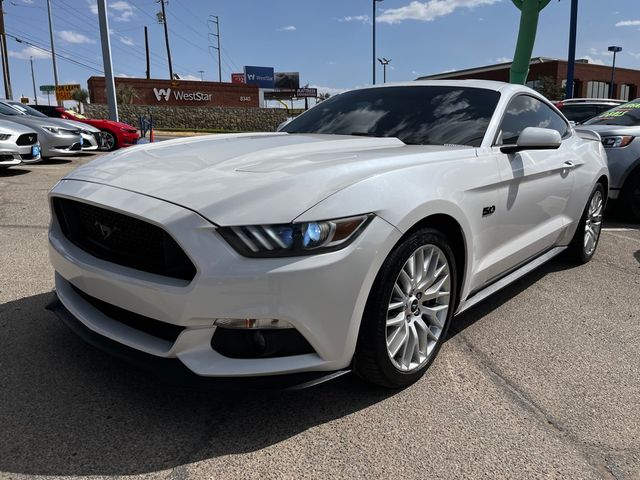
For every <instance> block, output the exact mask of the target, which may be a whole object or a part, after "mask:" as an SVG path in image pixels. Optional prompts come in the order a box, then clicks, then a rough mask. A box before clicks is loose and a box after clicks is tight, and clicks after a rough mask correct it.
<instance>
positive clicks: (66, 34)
mask: <svg viewBox="0 0 640 480" xmlns="http://www.w3.org/2000/svg"><path fill="white" fill-rule="evenodd" d="M56 35H58V38H60V40H62V41H64V42H67V43H76V44H82V43H96V41H95V40H94V39H92V38H89V37H87V36H86V35H83V34H81V33H78V32H73V31H71V30H60V31H58V32H56Z"/></svg>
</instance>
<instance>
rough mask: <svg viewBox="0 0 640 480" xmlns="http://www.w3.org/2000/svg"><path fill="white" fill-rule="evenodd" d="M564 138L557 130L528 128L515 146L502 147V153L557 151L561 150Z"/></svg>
mask: <svg viewBox="0 0 640 480" xmlns="http://www.w3.org/2000/svg"><path fill="white" fill-rule="evenodd" d="M561 144H562V138H561V137H560V134H559V133H558V132H557V131H556V130H552V129H550V128H539V127H527V128H525V129H524V130H523V131H522V133H521V134H520V136H519V137H518V141H517V142H516V144H515V145H504V146H502V147H500V151H501V152H502V153H517V152H521V151H522V150H556V149H558V148H560V145H561Z"/></svg>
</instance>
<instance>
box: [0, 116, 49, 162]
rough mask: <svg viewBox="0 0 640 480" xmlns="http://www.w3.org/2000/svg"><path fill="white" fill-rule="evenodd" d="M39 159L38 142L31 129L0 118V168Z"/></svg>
mask: <svg viewBox="0 0 640 480" xmlns="http://www.w3.org/2000/svg"><path fill="white" fill-rule="evenodd" d="M39 161H40V143H38V135H37V134H36V132H34V131H33V129H31V128H28V127H25V126H23V125H20V124H18V123H13V122H8V121H5V120H0V168H6V167H12V166H15V165H20V164H21V163H36V162H39Z"/></svg>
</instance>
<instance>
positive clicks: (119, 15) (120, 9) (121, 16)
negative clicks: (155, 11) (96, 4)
mask: <svg viewBox="0 0 640 480" xmlns="http://www.w3.org/2000/svg"><path fill="white" fill-rule="evenodd" d="M109 8H110V9H111V10H113V11H114V12H115V13H114V14H113V16H112V18H113V19H114V20H116V21H119V22H128V21H129V20H131V17H133V15H134V14H133V7H132V6H131V5H130V4H129V3H128V2H125V1H124V0H118V1H117V2H113V3H110V4H109Z"/></svg>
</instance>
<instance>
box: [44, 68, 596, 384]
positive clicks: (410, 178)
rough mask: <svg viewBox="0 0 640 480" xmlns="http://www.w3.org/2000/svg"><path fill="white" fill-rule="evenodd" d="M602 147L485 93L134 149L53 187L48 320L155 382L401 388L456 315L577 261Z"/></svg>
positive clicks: (592, 233) (486, 89) (521, 101)
mask: <svg viewBox="0 0 640 480" xmlns="http://www.w3.org/2000/svg"><path fill="white" fill-rule="evenodd" d="M608 184H609V181H608V170H607V161H606V154H605V150H604V148H603V146H602V144H601V143H600V137H599V136H598V135H597V134H595V133H593V132H589V131H585V132H580V133H578V132H576V130H575V129H574V128H573V127H572V126H571V125H570V124H569V122H568V121H567V120H566V119H565V118H564V117H563V116H562V114H561V113H560V112H559V111H558V110H557V109H556V108H555V107H554V106H553V105H552V104H551V103H549V101H548V100H546V99H545V98H544V97H543V96H541V95H540V94H538V93H537V92H535V91H533V90H531V89H529V88H527V87H524V86H522V85H510V84H506V83H501V82H490V81H480V80H463V81H449V80H444V81H416V82H408V83H403V84H387V85H385V86H379V87H373V88H364V89H360V90H354V91H350V92H345V93H341V94H339V95H335V96H333V97H331V98H329V99H328V100H325V101H323V102H322V103H320V104H319V105H318V106H316V107H314V108H312V109H310V110H308V111H307V112H305V113H303V114H302V115H300V116H299V117H297V118H295V119H294V120H292V121H291V122H290V123H289V124H287V125H285V126H284V127H282V130H281V132H279V133H274V132H272V133H264V134H255V133H248V134H233V135H219V136H208V137H196V138H192V139H180V140H173V141H167V142H161V143H157V144H151V145H140V146H138V147H133V148H130V149H127V150H124V151H120V152H115V153H112V154H109V155H103V156H102V157H101V158H99V159H97V160H94V161H93V162H90V163H87V164H85V165H83V166H82V167H80V168H78V169H77V170H75V171H74V172H71V173H69V174H68V175H67V176H66V177H65V178H63V179H62V180H61V181H60V182H58V183H57V184H56V186H55V187H54V188H53V190H52V191H51V192H50V197H49V198H50V204H51V210H52V222H51V226H50V231H49V242H50V243H49V252H50V258H51V262H52V264H53V267H54V269H55V272H56V273H55V284H56V295H57V297H58V299H59V301H58V302H54V303H53V304H52V305H51V306H50V308H51V309H52V310H54V311H55V312H56V313H57V314H58V315H59V316H60V317H61V318H62V319H63V321H64V322H65V323H66V324H67V325H69V326H70V327H71V329H72V330H73V331H75V332H76V333H78V334H79V335H80V336H82V337H83V338H84V339H85V340H87V341H88V342H90V343H92V344H94V345H96V346H98V347H101V348H104V349H105V350H107V351H109V352H110V353H113V354H116V355H117V356H120V357H121V358H125V359H129V360H131V361H133V362H134V363H136V362H137V363H139V364H140V365H144V366H146V367H148V368H152V369H155V370H156V371H158V373H159V374H160V375H163V374H164V375H167V376H173V377H174V379H175V377H177V376H179V374H180V373H182V374H184V376H186V377H187V378H190V379H192V380H195V381H202V380H203V379H205V378H206V379H209V381H217V382H220V383H221V384H222V385H223V386H225V385H226V386H229V385H230V384H233V383H234V382H246V383H253V385H254V386H256V383H257V384H258V385H264V384H265V383H269V382H274V383H275V384H276V385H279V386H283V384H285V385H286V384H288V385H289V386H291V385H298V386H300V385H301V384H302V385H306V386H308V385H311V384H313V383H314V382H315V383H317V382H318V381H322V380H327V379H330V378H335V377H336V376H337V375H340V374H342V373H345V371H348V370H349V369H353V370H354V371H355V372H356V373H357V374H358V375H360V376H361V377H363V378H365V379H367V380H368V381H370V382H373V383H376V384H379V385H383V386H385V387H393V388H397V387H404V386H407V385H409V384H411V383H412V382H415V381H416V380H417V379H418V378H420V376H421V375H422V374H424V372H425V370H426V369H427V367H428V366H429V364H430V363H431V362H432V361H433V359H434V358H435V356H436V354H437V352H438V350H439V348H440V346H441V345H442V344H443V342H444V341H445V339H446V337H447V329H448V328H449V325H450V324H451V321H452V318H453V316H454V314H457V313H460V312H462V311H465V310H467V309H468V308H471V307H472V306H473V305H476V304H477V303H478V302H480V301H482V300H483V299H485V298H487V297H488V296H489V295H492V294H493V293H495V292H497V291H498V290H499V289H501V288H503V287H504V286H506V285H508V284H510V283H511V282H514V281H516V280H517V279H519V278H521V277H522V276H524V275H526V274H527V273H528V272H530V271H531V270H532V269H534V268H536V267H538V266H540V265H542V264H543V263H544V262H546V261H548V260H550V259H551V258H553V257H554V256H556V255H558V254H560V253H563V252H565V253H566V254H567V258H570V259H572V260H573V261H574V262H576V263H585V262H588V261H589V260H591V258H592V257H593V255H594V253H595V251H596V248H597V245H598V240H599V237H600V230H601V225H602V213H603V210H604V206H605V202H606V199H607V190H608Z"/></svg>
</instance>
